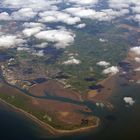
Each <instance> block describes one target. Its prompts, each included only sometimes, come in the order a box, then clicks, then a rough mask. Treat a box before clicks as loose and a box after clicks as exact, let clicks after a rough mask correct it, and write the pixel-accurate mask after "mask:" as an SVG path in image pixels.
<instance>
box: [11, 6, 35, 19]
mask: <svg viewBox="0 0 140 140" xmlns="http://www.w3.org/2000/svg"><path fill="white" fill-rule="evenodd" d="M36 15H37V13H36V12H34V11H33V10H32V9H31V8H22V9H20V10H18V11H15V12H13V13H12V14H11V17H12V18H13V19H14V20H22V21H28V20H30V19H32V18H34V17H35V16H36Z"/></svg>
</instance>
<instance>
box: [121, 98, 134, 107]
mask: <svg viewBox="0 0 140 140" xmlns="http://www.w3.org/2000/svg"><path fill="white" fill-rule="evenodd" d="M123 100H124V102H125V103H126V104H128V105H130V106H132V105H134V103H135V100H134V99H133V98H132V97H124V98H123Z"/></svg>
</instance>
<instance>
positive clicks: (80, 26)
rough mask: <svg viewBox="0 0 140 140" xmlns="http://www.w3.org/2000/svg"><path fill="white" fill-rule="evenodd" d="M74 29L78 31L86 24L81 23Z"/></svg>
mask: <svg viewBox="0 0 140 140" xmlns="http://www.w3.org/2000/svg"><path fill="white" fill-rule="evenodd" d="M75 27H76V28H78V29H81V28H84V27H86V24H85V23H81V24H78V25H76V26H75Z"/></svg>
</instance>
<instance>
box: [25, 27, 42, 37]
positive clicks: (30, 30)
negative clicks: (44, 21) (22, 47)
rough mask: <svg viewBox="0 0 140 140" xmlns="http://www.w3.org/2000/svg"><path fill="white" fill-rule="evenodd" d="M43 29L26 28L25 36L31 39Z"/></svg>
mask: <svg viewBox="0 0 140 140" xmlns="http://www.w3.org/2000/svg"><path fill="white" fill-rule="evenodd" d="M42 29H43V28H42V27H34V28H26V29H24V30H23V34H24V35H25V36H27V37H30V36H32V35H35V34H36V33H38V32H40V31H41V30H42Z"/></svg>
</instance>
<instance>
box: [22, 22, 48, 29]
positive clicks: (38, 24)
mask: <svg viewBox="0 0 140 140" xmlns="http://www.w3.org/2000/svg"><path fill="white" fill-rule="evenodd" d="M23 27H26V28H35V27H42V28H44V27H45V25H44V24H42V23H38V22H25V23H24V24H23Z"/></svg>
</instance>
